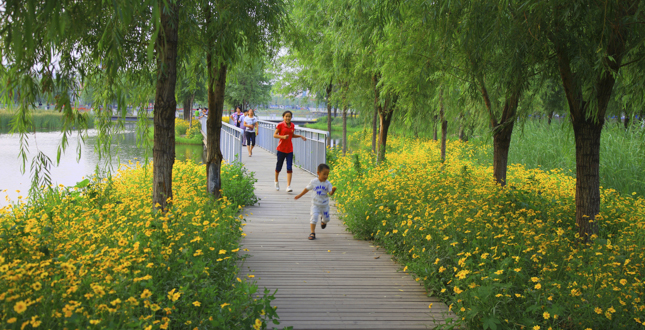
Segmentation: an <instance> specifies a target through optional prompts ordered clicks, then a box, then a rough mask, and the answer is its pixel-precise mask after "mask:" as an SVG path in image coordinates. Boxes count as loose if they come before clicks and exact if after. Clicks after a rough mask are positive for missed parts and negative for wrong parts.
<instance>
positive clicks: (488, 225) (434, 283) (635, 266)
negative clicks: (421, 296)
mask: <svg viewBox="0 0 645 330" xmlns="http://www.w3.org/2000/svg"><path fill="white" fill-rule="evenodd" d="M352 139H354V140H356V142H355V143H354V144H356V145H359V146H360V147H359V148H357V149H358V150H356V151H354V152H353V153H348V154H347V155H346V156H341V154H340V151H338V150H336V149H332V150H330V151H329V156H330V157H329V158H330V159H332V164H331V165H332V170H331V174H330V178H329V179H330V181H331V182H333V183H334V185H336V186H337V187H338V191H337V193H336V194H335V195H334V196H335V198H336V206H337V208H338V211H339V214H341V217H342V220H343V221H344V222H345V223H346V225H347V226H348V227H349V229H350V230H351V231H352V232H353V233H354V234H355V235H356V236H357V237H360V238H363V239H369V240H374V241H375V243H376V244H378V245H379V246H380V247H381V248H383V249H385V250H387V251H388V252H389V253H391V254H392V255H393V256H394V257H395V258H396V259H397V260H398V262H400V263H401V264H402V265H403V266H405V267H406V270H408V271H409V272H411V273H413V274H414V275H413V276H414V277H415V278H416V279H417V280H418V281H419V282H420V283H423V285H424V286H425V287H426V288H427V290H428V292H429V293H430V294H432V295H435V296H438V297H440V298H441V299H443V301H444V302H445V303H446V304H448V305H449V306H450V309H451V310H452V311H453V312H455V313H456V314H457V315H458V316H459V317H458V318H457V320H456V321H454V322H456V323H457V324H458V325H459V326H464V327H465V328H469V329H587V328H589V329H643V328H644V327H643V322H645V287H644V282H645V200H643V198H641V197H633V196H631V195H621V194H619V193H617V192H616V191H614V190H611V189H601V192H600V193H601V200H602V203H601V213H600V214H599V215H598V216H597V218H596V219H597V220H596V221H598V222H599V223H598V224H599V226H600V231H599V234H598V235H597V236H594V237H593V240H591V243H588V244H585V243H582V242H581V241H580V240H579V239H578V237H576V236H577V228H576V223H575V178H572V177H571V176H569V175H566V174H564V173H563V172H562V171H560V170H551V171H542V170H540V169H530V170H529V169H526V168H525V167H524V166H522V165H518V164H512V165H510V166H509V168H508V184H507V185H506V187H504V188H502V187H500V186H499V185H497V184H496V183H495V181H494V179H493V171H492V167H489V166H480V165H475V163H474V162H473V161H472V153H473V152H474V151H473V148H472V147H469V146H467V142H460V141H449V142H448V145H447V159H446V161H445V162H444V163H442V162H441V160H440V145H439V143H438V142H436V141H424V140H418V139H406V138H402V137H390V138H389V139H388V146H387V151H388V152H387V156H386V160H385V161H383V162H381V163H379V164H377V163H376V162H375V158H374V156H373V155H372V153H371V152H370V151H369V147H370V141H369V137H362V136H361V135H360V134H356V135H354V136H352ZM452 325H455V324H452ZM452 325H450V326H452Z"/></svg>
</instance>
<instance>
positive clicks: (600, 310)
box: [593, 307, 602, 314]
mask: <svg viewBox="0 0 645 330" xmlns="http://www.w3.org/2000/svg"><path fill="white" fill-rule="evenodd" d="M593 311H594V312H596V314H602V309H601V308H600V307H596V308H594V310H593Z"/></svg>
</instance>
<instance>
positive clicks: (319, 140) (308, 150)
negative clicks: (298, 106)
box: [256, 120, 328, 175]
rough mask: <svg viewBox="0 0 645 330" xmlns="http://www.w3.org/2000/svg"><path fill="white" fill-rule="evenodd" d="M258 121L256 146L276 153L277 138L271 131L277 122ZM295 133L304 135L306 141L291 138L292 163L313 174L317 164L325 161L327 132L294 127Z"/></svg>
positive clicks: (273, 130)
mask: <svg viewBox="0 0 645 330" xmlns="http://www.w3.org/2000/svg"><path fill="white" fill-rule="evenodd" d="M258 123H259V129H258V136H257V137H256V146H259V147H260V148H262V149H265V150H266V151H268V152H270V153H272V154H277V150H276V148H277V147H278V139H276V138H274V137H273V133H274V132H275V128H276V126H278V124H276V123H273V122H270V121H264V120H260V121H258ZM295 134H297V135H302V136H304V137H305V138H307V141H302V139H293V140H291V141H292V142H293V164H294V165H296V166H299V167H300V168H302V169H303V170H305V171H307V172H309V173H312V174H314V175H315V174H316V170H317V168H318V164H320V163H325V162H326V161H327V156H326V148H325V146H326V144H325V141H326V140H327V134H328V132H326V131H320V130H317V129H310V128H302V127H296V131H295Z"/></svg>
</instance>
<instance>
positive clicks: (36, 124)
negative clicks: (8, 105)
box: [0, 110, 94, 132]
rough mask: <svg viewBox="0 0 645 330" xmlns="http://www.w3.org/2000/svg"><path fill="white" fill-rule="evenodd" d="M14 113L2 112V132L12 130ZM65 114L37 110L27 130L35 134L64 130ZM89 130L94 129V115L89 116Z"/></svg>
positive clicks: (0, 117) (0, 123) (0, 121)
mask: <svg viewBox="0 0 645 330" xmlns="http://www.w3.org/2000/svg"><path fill="white" fill-rule="evenodd" d="M14 115H15V114H14V113H12V112H10V111H7V110H0V130H2V131H8V130H10V129H11V127H12V126H11V121H12V119H13V118H14ZM63 116H64V115H63V114H62V113H60V112H57V111H53V110H52V111H45V110H35V111H34V113H33V114H32V117H31V122H32V125H31V126H30V127H27V130H28V131H30V132H33V131H35V130H38V129H49V130H60V129H61V128H63V125H64V124H63V121H64V118H63ZM87 128H94V119H93V116H92V115H87Z"/></svg>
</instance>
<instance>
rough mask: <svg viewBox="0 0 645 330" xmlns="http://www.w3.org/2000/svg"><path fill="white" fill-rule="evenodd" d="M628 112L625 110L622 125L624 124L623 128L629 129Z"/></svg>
mask: <svg viewBox="0 0 645 330" xmlns="http://www.w3.org/2000/svg"><path fill="white" fill-rule="evenodd" d="M629 117H630V116H629V114H628V113H627V112H625V119H624V120H623V125H624V126H625V129H629Z"/></svg>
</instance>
